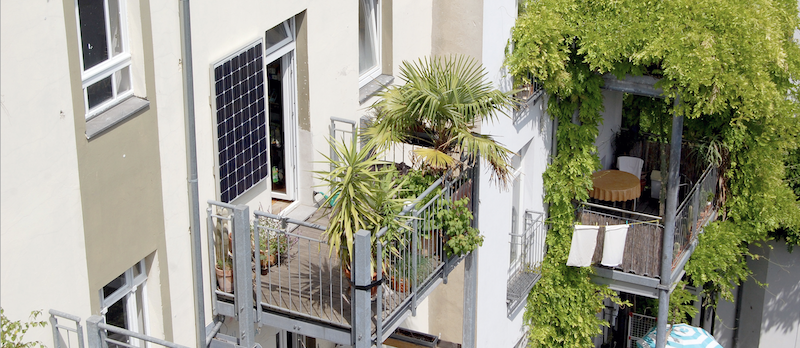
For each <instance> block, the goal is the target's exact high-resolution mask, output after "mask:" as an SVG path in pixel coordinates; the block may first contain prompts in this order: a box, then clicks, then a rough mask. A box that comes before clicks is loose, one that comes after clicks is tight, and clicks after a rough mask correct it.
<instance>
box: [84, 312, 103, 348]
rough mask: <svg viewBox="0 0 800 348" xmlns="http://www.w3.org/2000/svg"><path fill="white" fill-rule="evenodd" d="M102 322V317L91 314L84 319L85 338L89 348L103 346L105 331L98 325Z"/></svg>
mask: <svg viewBox="0 0 800 348" xmlns="http://www.w3.org/2000/svg"><path fill="white" fill-rule="evenodd" d="M102 322H103V317H101V316H99V315H93V316H91V317H89V318H87V319H86V338H87V343H88V345H89V348H104V347H105V341H106V340H105V337H103V336H105V333H104V332H103V330H100V327H99V326H98V325H99V324H100V323H102Z"/></svg>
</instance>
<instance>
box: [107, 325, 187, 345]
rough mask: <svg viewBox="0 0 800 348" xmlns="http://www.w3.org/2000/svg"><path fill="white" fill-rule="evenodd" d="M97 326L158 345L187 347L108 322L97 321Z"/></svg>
mask: <svg viewBox="0 0 800 348" xmlns="http://www.w3.org/2000/svg"><path fill="white" fill-rule="evenodd" d="M97 327H98V328H100V329H102V330H105V331H108V332H113V333H116V334H120V335H124V336H128V337H133V338H136V339H140V340H142V341H146V342H150V343H155V344H158V345H161V346H164V347H168V348H189V347H186V346H182V345H180V344H177V343H174V342H169V341H165V340H162V339H160V338H155V337H151V336H147V335H144V334H140V333H138V332H136V331H131V330H126V329H123V328H121V327H116V326H113V325H108V324H106V323H103V322H99V323H97ZM103 339H104V340H105V341H106V342H113V343H114V344H118V345H124V346H127V347H136V346H133V345H129V344H126V343H124V342H119V341H116V340H113V339H109V338H105V337H104V338H103Z"/></svg>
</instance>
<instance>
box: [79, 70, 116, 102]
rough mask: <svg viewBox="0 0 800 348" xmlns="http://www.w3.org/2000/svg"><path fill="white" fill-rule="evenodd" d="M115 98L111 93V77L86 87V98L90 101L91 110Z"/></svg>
mask: <svg viewBox="0 0 800 348" xmlns="http://www.w3.org/2000/svg"><path fill="white" fill-rule="evenodd" d="M112 97H113V93H112V91H111V76H109V77H106V78H104V79H102V80H100V81H98V82H96V83H95V84H93V85H91V86H89V87H86V98H87V99H89V109H90V110H91V109H92V108H94V107H95V106H98V105H100V104H102V103H103V102H104V101H106V100H110V99H111V98H112Z"/></svg>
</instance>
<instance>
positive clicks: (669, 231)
mask: <svg viewBox="0 0 800 348" xmlns="http://www.w3.org/2000/svg"><path fill="white" fill-rule="evenodd" d="M679 105H680V97H676V98H675V106H676V109H677V106H679ZM682 134H683V115H679V114H677V112H676V114H675V116H674V117H673V118H672V139H671V140H670V155H669V172H668V173H667V175H668V180H667V206H666V210H665V212H664V215H665V216H664V235H663V238H662V245H661V282H660V284H659V289H658V322H657V325H656V327H657V330H656V348H664V347H666V344H667V342H666V340H667V320H668V319H667V316H668V314H669V294H670V279H672V259H673V255H672V249H673V243H674V242H675V227H676V225H677V223H678V221H676V217H677V216H676V213H677V210H678V186H680V180H679V178H678V173H680V166H681V136H682Z"/></svg>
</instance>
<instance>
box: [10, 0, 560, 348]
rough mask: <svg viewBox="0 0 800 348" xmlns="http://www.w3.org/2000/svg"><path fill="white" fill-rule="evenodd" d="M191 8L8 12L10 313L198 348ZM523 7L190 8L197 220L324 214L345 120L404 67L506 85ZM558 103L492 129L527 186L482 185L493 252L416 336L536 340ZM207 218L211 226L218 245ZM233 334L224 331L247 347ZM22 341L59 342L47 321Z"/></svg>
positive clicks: (82, 4)
mask: <svg viewBox="0 0 800 348" xmlns="http://www.w3.org/2000/svg"><path fill="white" fill-rule="evenodd" d="M181 5H182V3H164V2H154V1H149V0H102V1H85V0H80V1H77V0H75V1H74V0H65V1H51V2H44V3H27V2H22V1H10V2H3V4H2V5H1V6H2V11H1V12H2V21H1V22H2V50H0V51H2V53H0V54H2V59H1V60H0V64H1V65H2V78H1V80H2V84H1V85H0V89H1V90H2V93H1V94H2V100H1V101H2V118H0V122H2V123H0V128H1V129H2V165H1V166H0V167H1V168H2V175H1V176H0V180H2V183H0V190H2V216H3V219H2V256H1V259H0V260H1V261H2V304H1V305H2V307H3V309H4V310H5V312H6V315H7V316H9V317H11V318H12V319H13V318H24V317H27V315H28V313H29V312H30V311H32V310H44V311H47V310H50V309H54V310H58V311H60V312H64V313H69V314H72V315H77V316H79V317H81V318H83V319H86V318H89V317H90V316H94V315H99V316H101V317H102V318H103V319H104V320H105V321H106V322H107V323H109V324H111V325H115V326H120V327H124V328H126V329H129V330H132V331H136V332H141V333H143V334H146V335H149V336H153V337H157V338H161V339H164V340H167V341H171V342H176V343H178V344H181V345H185V346H199V345H198V344H197V342H196V341H197V337H198V336H197V335H196V331H195V327H196V325H195V323H196V322H197V320H196V301H195V299H194V298H193V295H192V284H193V283H194V281H195V280H194V278H193V275H192V271H191V270H192V261H191V260H192V254H193V250H192V244H191V238H190V236H191V233H190V232H191V231H190V220H191V216H192V214H191V211H192V209H193V208H192V205H191V204H190V196H189V192H190V190H189V187H190V185H191V184H192V183H191V182H187V177H188V174H187V173H188V169H189V167H190V165H191V164H192V160H191V159H190V157H191V156H187V153H191V152H190V151H189V150H190V149H189V148H188V147H187V141H186V138H187V133H186V119H185V113H186V108H185V106H184V105H185V104H184V97H185V92H186V91H187V89H186V85H185V84H184V82H185V79H184V78H183V76H182V74H183V69H184V68H186V66H185V64H184V61H183V57H182V54H181V47H182V43H183V41H182V33H181V22H180V20H179V18H180V6H181ZM516 6H517V2H516V1H513V0H504V1H468V2H463V1H434V2H429V1H417V0H413V1H397V0H357V1H343V2H328V1H313V0H305V1H293V2H281V1H260V2H259V1H237V2H234V3H224V4H223V3H214V2H204V1H196V2H192V3H191V12H190V15H189V18H190V21H191V44H192V51H191V59H192V75H191V76H192V78H193V91H194V93H193V95H194V104H193V105H192V106H193V108H194V112H193V118H194V123H195V127H196V132H195V138H196V154H197V155H196V162H195V164H196V166H197V169H198V172H197V173H198V178H197V185H198V186H197V187H198V192H199V198H200V202H199V207H200V210H201V212H200V213H201V214H202V215H204V214H205V209H206V205H205V201H206V200H214V201H219V202H223V203H227V204H233V205H242V204H243V205H245V206H248V207H249V209H250V211H256V210H263V211H275V212H277V211H278V210H279V209H281V211H282V214H284V215H285V216H289V217H293V218H297V219H304V218H305V217H307V216H308V215H310V214H311V212H313V210H314V209H315V203H316V201H317V199H315V191H316V190H317V188H316V187H315V185H316V184H318V182H317V181H316V180H315V179H314V175H313V174H312V172H313V171H314V170H324V169H325V166H324V165H323V164H320V163H318V161H320V160H321V159H322V158H323V157H322V154H327V152H328V149H329V144H328V142H327V140H326V138H327V137H328V136H329V134H331V127H332V122H331V120H332V119H336V120H345V121H347V122H346V123H352V124H356V125H358V124H360V122H361V119H362V118H363V117H364V116H368V114H369V110H368V107H369V106H370V105H371V104H372V103H373V102H374V101H375V97H373V96H372V95H373V94H374V92H376V91H378V90H380V89H381V87H382V85H385V84H390V83H402V82H401V81H398V79H397V78H396V76H397V74H398V66H399V64H400V63H401V62H402V61H404V60H408V61H411V60H416V59H418V58H420V57H425V56H431V55H450V54H466V55H470V56H472V57H474V58H475V59H477V60H478V61H479V62H481V63H482V64H483V65H484V66H485V68H486V70H487V71H488V74H489V75H488V76H487V78H488V79H489V80H491V81H492V82H493V83H495V84H496V86H498V87H499V88H501V89H503V90H510V89H511V88H512V85H513V83H512V80H511V78H510V77H509V76H506V75H505V74H504V72H503V58H504V50H505V48H506V45H507V40H508V37H509V32H510V28H511V26H513V23H514V19H515V18H516V13H517V12H516V11H517V10H516ZM545 102H546V101H545V100H544V98H543V97H542V96H539V95H537V96H536V97H534V98H530V99H528V100H527V101H526V105H524V106H523V108H521V109H520V110H518V111H512V110H509V111H508V114H509V117H508V118H507V119H506V118H503V117H501V118H500V121H499V122H498V123H495V124H484V125H481V129H482V131H483V132H485V133H488V134H491V135H493V136H495V137H496V138H497V139H498V141H500V142H501V143H503V144H505V145H506V146H508V147H509V148H510V149H511V150H512V151H514V152H515V154H516V156H515V157H514V160H513V161H514V165H515V168H516V169H517V171H516V173H515V179H514V182H513V183H512V185H511V187H510V188H509V189H508V190H503V189H502V188H499V187H497V186H496V185H494V184H492V183H490V182H489V178H488V175H485V176H481V177H480V181H479V184H478V185H477V186H478V191H477V192H478V194H479V197H480V198H479V201H480V203H479V208H478V214H476V215H477V224H478V227H479V228H480V230H481V231H482V233H483V234H484V235H486V237H487V238H486V243H485V244H484V246H483V247H482V248H481V249H480V251H479V252H478V253H477V255H473V257H474V258H472V259H469V261H464V262H461V263H459V265H458V267H457V268H456V269H455V270H453V271H451V272H450V274H451V275H452V276H451V277H450V279H449V281H448V283H447V284H446V285H445V284H440V285H439V286H438V287H436V289H434V290H432V291H431V293H430V295H429V296H428V298H427V300H424V301H421V303H420V304H419V307H418V308H419V310H418V311H416V316H413V315H412V316H408V319H406V321H405V323H404V324H402V326H405V327H408V328H412V329H415V330H418V331H422V332H427V333H430V334H432V335H435V336H441V337H444V338H446V339H447V340H449V341H453V342H458V343H462V344H464V346H484V345H485V344H488V342H497V340H498V339H502V340H503V346H513V345H514V344H516V343H517V342H519V340H520V338H521V337H523V336H524V331H523V330H524V329H523V325H522V319H521V317H522V309H521V308H522V307H523V306H524V298H522V300H520V296H519V294H517V296H516V298H515V299H516V301H510V302H509V294H508V288H509V284H510V282H509V279H510V278H511V277H513V275H514V274H516V272H517V271H518V270H519V265H520V262H522V261H521V255H523V251H522V248H523V246H522V244H521V242H520V241H519V237H515V236H519V235H522V232H523V231H524V230H525V229H526V226H528V225H529V224H526V221H527V220H526V217H530V216H532V215H530V214H532V213H533V212H537V214H539V216H541V212H542V211H544V207H543V205H542V198H541V197H542V192H541V172H542V171H543V169H544V167H545V165H546V163H547V156H548V153H549V151H550V143H551V139H552V127H553V125H552V123H551V121H550V120H549V118H548V117H546V115H545V114H544V110H545V108H546V106H545V105H544V103H545ZM278 206H280V208H278ZM509 215H511V216H509ZM540 221H541V220H540ZM206 226H207V225H206V224H205V223H200V226H198V231H196V232H197V233H200V234H202V235H203V236H205V235H207V234H206V232H207V231H206ZM515 238H516V239H515ZM542 238H543V237H542ZM207 242H208V240H207V239H205V237H204V240H203V243H204V244H203V246H202V255H203V257H202V260H201V261H202V262H201V264H202V265H203V267H205V268H203V275H204V276H205V278H204V280H203V282H202V289H203V291H202V293H203V297H202V299H201V302H202V303H204V305H205V306H204V307H205V311H204V313H203V318H202V321H203V322H204V323H206V325H207V326H208V328H207V329H208V331H211V329H212V328H213V326H214V320H215V317H214V316H213V315H212V309H211V308H212V307H213V303H212V302H213V300H212V298H211V295H210V294H211V293H212V292H214V291H215V289H214V288H213V287H212V285H211V284H212V281H209V279H208V276H207V275H208V274H210V272H209V270H208V266H207V262H206V261H207V258H208V255H207V252H206V251H207V250H208V246H207ZM541 252H543V249H541ZM466 262H470V266H469V267H467V268H468V269H467V270H466V271H464V270H463V269H462V268H463V267H464V264H465V263H466ZM462 278H463V279H462ZM530 285H532V283H531V282H530V281H529V282H527V283H526V284H524V285H523V288H524V287H526V286H528V289H529V286H530ZM517 292H520V293H527V290H525V289H523V290H518V291H517ZM512 302H513V303H512ZM510 303H511V304H510ZM512 307H513V308H512ZM232 323H234V321H231V322H228V324H226V325H225V326H224V327H222V328H221V332H222V333H226V332H227V333H231V335H232V336H234V337H235V336H236V335H235V334H234V333H235V327H234V325H233V324H232ZM263 324H264V328H263V329H261V330H262V331H261V332H260V334H259V337H260V338H259V340H260V341H259V343H260V344H261V345H262V346H264V347H267V346H275V345H278V346H281V345H284V344H286V337H288V334H289V333H291V331H292V330H286V329H279V328H274V327H271V326H270V323H269V322H265V323H263ZM226 330H227V331H226ZM298 331H301V330H298ZM276 335H277V337H283V341H281V340H280V339H279V340H278V341H275V339H274V337H276ZM27 338H28V339H31V340H39V341H41V342H43V343H45V345H48V346H55V344H53V343H54V342H53V334H52V332H51V330H50V328H45V329H36V330H31V332H30V333H29V334H28V336H27ZM318 344H320V346H326V345H328V346H329V345H332V344H333V343H332V342H327V343H325V341H324V340H319V341H318Z"/></svg>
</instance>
